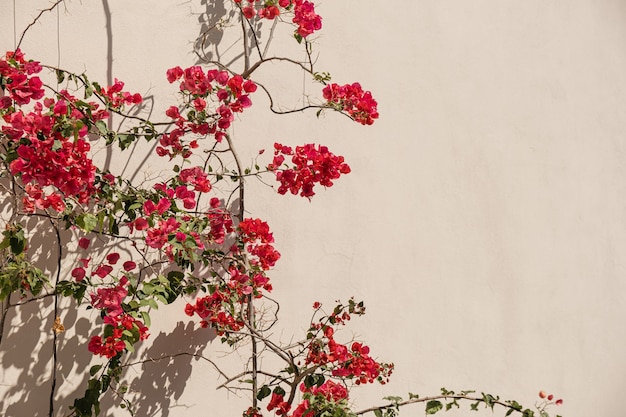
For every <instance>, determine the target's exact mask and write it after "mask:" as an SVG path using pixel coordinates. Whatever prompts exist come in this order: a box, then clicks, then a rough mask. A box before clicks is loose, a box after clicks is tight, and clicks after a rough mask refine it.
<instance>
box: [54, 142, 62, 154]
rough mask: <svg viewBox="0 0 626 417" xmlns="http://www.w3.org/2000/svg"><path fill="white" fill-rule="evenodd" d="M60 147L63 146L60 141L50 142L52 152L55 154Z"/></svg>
mask: <svg viewBox="0 0 626 417" xmlns="http://www.w3.org/2000/svg"><path fill="white" fill-rule="evenodd" d="M62 147H63V144H62V143H61V141H60V140H58V139H56V140H55V141H54V142H52V152H56V151H58V150H59V149H61V148H62Z"/></svg>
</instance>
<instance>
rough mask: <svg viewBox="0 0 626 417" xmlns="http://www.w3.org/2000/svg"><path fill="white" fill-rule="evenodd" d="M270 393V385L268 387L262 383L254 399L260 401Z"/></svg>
mask: <svg viewBox="0 0 626 417" xmlns="http://www.w3.org/2000/svg"><path fill="white" fill-rule="evenodd" d="M271 393H272V391H271V390H270V387H268V386H267V385H263V386H262V387H261V389H260V390H259V392H257V394H256V399H257V400H259V401H261V400H262V399H263V398H265V397H267V396H268V395H270V394H271Z"/></svg>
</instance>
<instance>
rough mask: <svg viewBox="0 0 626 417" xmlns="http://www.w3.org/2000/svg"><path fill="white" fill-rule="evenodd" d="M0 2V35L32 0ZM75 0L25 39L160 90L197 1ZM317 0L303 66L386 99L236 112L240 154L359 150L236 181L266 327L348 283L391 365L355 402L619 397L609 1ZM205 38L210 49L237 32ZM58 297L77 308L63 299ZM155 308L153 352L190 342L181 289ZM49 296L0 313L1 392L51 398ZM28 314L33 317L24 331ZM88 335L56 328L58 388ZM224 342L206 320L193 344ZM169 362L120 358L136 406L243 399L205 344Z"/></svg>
mask: <svg viewBox="0 0 626 417" xmlns="http://www.w3.org/2000/svg"><path fill="white" fill-rule="evenodd" d="M0 3H1V4H0V5H1V6H2V9H1V12H0V50H2V51H4V50H8V49H12V48H13V47H14V45H15V42H16V39H18V38H19V36H20V33H21V31H22V30H23V28H25V26H26V25H27V24H28V23H29V22H30V21H31V20H32V18H33V17H34V16H35V15H36V13H37V11H38V10H39V9H41V8H43V7H46V6H47V5H48V4H49V2H46V1H29V2H24V1H10V0H2V1H1V2H0ZM82 3H83V4H81V2H79V1H76V0H68V1H67V2H66V9H61V10H60V13H58V14H57V12H52V13H48V14H47V15H45V17H44V18H43V19H42V20H41V21H40V22H39V23H37V24H36V25H35V26H34V27H33V28H32V31H31V32H29V33H28V34H27V36H26V38H25V40H24V42H23V44H22V49H23V50H24V51H25V52H26V53H27V54H28V56H30V57H32V58H36V59H39V60H41V61H43V62H46V63H49V64H51V65H60V66H61V67H63V68H67V69H70V70H73V71H76V72H81V71H82V70H83V69H85V70H87V71H88V73H90V74H92V75H91V78H92V79H99V80H102V82H103V83H104V82H105V81H106V80H107V79H109V80H111V79H112V78H113V77H118V78H120V79H122V80H124V81H125V82H126V85H127V87H128V88H129V89H130V90H132V91H139V92H142V93H143V94H147V95H153V96H154V97H155V100H156V102H157V103H159V104H157V105H156V108H155V112H158V111H162V110H163V108H165V107H167V106H168V105H169V103H166V101H167V100H171V99H172V98H173V94H172V90H171V89H170V87H169V86H168V85H167V83H166V80H165V78H164V73H165V70H166V69H167V68H170V67H172V66H174V65H181V66H184V65H190V64H192V63H193V62H194V59H195V57H194V55H193V53H192V50H193V40H194V39H195V38H196V37H197V35H198V33H199V31H200V26H199V23H198V17H199V16H201V13H203V12H206V11H207V7H208V6H205V5H203V4H201V2H200V0H190V1H184V2H183V1H181V2H171V1H155V0H152V1H148V0H134V1H132V2H122V1H116V0H108V1H107V0H102V1H101V2H95V1H94V2H86V1H85V2H82ZM209 6H211V5H209ZM208 9H209V10H212V9H211V7H208ZM218 11H219V10H218ZM318 11H319V13H320V14H321V15H322V16H324V29H323V30H322V32H321V33H322V34H321V36H320V38H319V40H318V45H319V47H318V48H317V49H318V51H319V52H320V56H319V60H318V68H319V69H320V70H328V71H330V72H331V73H332V74H333V79H334V80H335V81H336V82H338V83H341V84H343V83H347V82H352V81H355V80H358V81H360V82H361V83H362V85H363V86H364V87H365V88H367V89H369V90H371V91H372V92H373V94H374V96H375V97H376V98H377V100H378V102H379V111H380V113H381V118H380V120H379V121H378V122H377V123H376V124H375V125H374V126H372V127H368V128H364V127H361V126H358V125H356V124H353V123H350V122H349V121H347V120H346V119H345V118H342V117H339V116H337V115H334V114H327V115H326V116H325V117H323V118H322V120H319V121H318V120H316V119H315V115H314V114H313V113H310V114H304V115H301V114H298V115H295V116H293V117H281V118H275V117H272V116H270V115H269V114H268V112H267V111H265V110H263V108H262V107H263V106H262V105H263V104H266V102H264V100H263V99H257V101H255V106H254V107H253V109H252V110H253V111H251V112H250V114H246V115H245V116H244V117H243V118H242V123H240V124H237V125H236V126H235V136H236V137H237V138H242V139H241V140H242V145H241V146H242V149H243V152H248V153H249V155H253V153H254V152H255V151H256V150H258V149H260V148H261V147H267V146H268V144H270V143H272V142H273V141H274V140H281V141H284V142H285V143H292V144H298V143H304V142H323V143H326V144H328V145H329V147H331V149H333V150H334V151H335V152H336V153H338V154H342V155H345V156H346V159H347V160H348V162H349V163H350V164H351V167H352V169H353V173H352V174H350V175H349V176H347V177H345V178H343V179H341V180H340V181H339V182H338V184H337V185H336V187H333V189H331V190H327V191H325V192H319V193H318V195H317V196H316V197H315V198H314V200H313V202H312V203H309V202H308V201H306V200H304V199H300V198H296V197H290V196H287V197H283V198H278V197H277V196H276V195H274V194H273V193H272V191H271V190H269V189H268V188H266V187H262V186H260V187H258V190H255V191H254V192H253V193H251V194H250V195H249V202H248V208H249V210H250V211H251V212H252V213H253V214H254V215H255V216H259V217H263V218H265V219H267V220H268V222H269V223H270V225H271V226H272V228H273V230H274V235H275V237H276V240H277V247H278V249H279V250H280V252H281V253H282V255H283V258H282V260H281V261H280V262H279V264H278V265H277V267H276V269H275V271H274V272H273V273H272V277H273V280H274V283H275V285H274V286H275V293H274V296H275V298H276V299H278V300H279V301H280V302H281V303H282V305H283V308H282V310H281V314H282V316H283V317H284V318H285V319H286V323H284V324H283V325H281V326H284V329H283V327H281V329H280V330H277V334H280V335H281V337H283V338H284V340H286V341H287V340H289V338H290V336H291V334H293V333H294V332H298V331H299V330H301V329H302V328H304V327H305V326H306V323H307V320H308V317H309V314H310V313H309V310H308V306H309V305H310V304H312V302H313V301H315V300H320V301H323V302H327V303H331V302H332V301H333V300H335V299H337V298H344V299H345V298H346V297H349V296H351V295H354V296H355V297H356V298H358V299H364V300H365V301H366V303H367V305H368V306H369V308H368V314H367V315H366V316H365V317H364V318H362V319H360V320H359V321H358V322H354V323H353V324H354V327H353V330H354V332H355V334H357V335H358V336H359V337H362V338H363V339H365V340H367V341H368V342H369V344H370V346H371V347H372V349H373V351H374V352H375V353H376V354H377V355H378V356H379V357H380V358H381V359H384V360H387V361H394V362H395V363H396V368H397V371H396V373H395V375H394V379H393V381H392V382H391V383H390V384H389V385H388V386H386V387H385V389H384V390H380V389H370V390H366V389H364V390H362V392H361V393H359V394H357V395H356V397H357V400H358V402H359V404H361V405H362V406H366V405H371V404H372V403H377V402H378V399H379V398H380V397H382V396H384V395H392V394H404V395H406V392H408V391H411V392H418V393H424V394H426V393H434V392H437V391H438V389H439V388H440V387H441V386H446V387H448V388H451V389H472V388H475V389H478V390H484V391H488V392H492V391H494V392H496V393H500V394H502V396H503V397H506V398H510V397H514V398H516V399H518V400H520V401H521V402H522V403H528V404H532V402H533V401H534V400H535V398H536V392H537V391H538V390H539V389H545V390H548V391H552V392H555V393H557V394H558V395H559V396H562V397H564V398H565V405H564V406H563V407H562V408H561V409H560V410H558V411H559V413H560V414H562V415H563V416H565V417H586V416H594V415H595V416H607V417H608V416H615V417H619V416H622V415H623V414H624V413H623V411H620V410H622V407H621V398H620V397H621V395H622V393H623V392H624V390H625V389H626V372H625V371H626V360H625V359H624V358H625V357H626V356H625V355H624V351H623V350H624V348H623V344H624V342H625V341H626V326H624V317H625V316H626V303H624V302H623V301H622V298H623V295H624V294H625V293H626V136H625V134H624V132H625V131H626V113H625V112H624V109H625V108H626V3H625V2H623V1H621V0H613V1H609V0H601V1H595V2H589V1H583V0H571V1H567V2H564V1H548V2H546V1H538V0H528V1H509V0H507V1H485V0H477V1H472V2H465V1H441V0H438V1H429V0H400V1H398V2H381V1H377V2H373V1H372V2H363V1H356V0H342V1H328V0H327V1H324V2H320V5H319V6H318ZM215 41H220V42H221V43H220V45H222V49H223V51H224V54H226V55H227V54H228V53H229V50H228V46H229V45H230V43H229V42H231V40H229V39H228V38H224V39H221V40H220V39H216V40H215ZM277 42H278V43H277V45H276V48H277V49H276V50H277V51H278V50H279V46H280V44H281V42H282V41H277ZM291 44H292V42H291V41H287V42H286V47H287V48H290V46H291ZM278 68H279V67H278V66H277V67H276V69H277V70H278ZM258 77H259V78H258V80H259V81H262V82H264V83H266V84H268V85H269V86H273V87H274V88H275V91H276V92H277V94H278V95H279V96H280V97H282V98H283V99H284V102H285V103H287V106H289V105H290V103H291V102H297V100H298V99H299V97H301V94H302V88H303V87H302V77H300V76H299V75H298V76H296V77H294V78H293V79H287V80H283V79H280V78H277V77H276V75H275V73H274V72H272V71H264V72H260V73H259V74H258ZM307 88H308V87H307ZM307 92H309V93H311V94H313V93H315V92H314V91H307ZM159 100H161V101H159ZM290 100H292V101H291V102H290ZM257 107H258V108H257ZM155 114H157V113H155ZM259 132H260V133H259ZM105 154H106V152H105V151H103V153H102V154H101V156H102V157H106V155H105ZM113 162H115V161H113ZM118 169H120V170H122V169H128V170H130V169H131V168H123V167H118ZM151 169H152V170H156V167H151V166H150V165H149V164H148V165H147V166H146V167H142V170H143V171H142V172H146V171H148V172H150V170H151ZM129 172H130V171H129ZM65 314H66V315H67V316H68V317H75V316H76V313H73V312H72V311H71V308H70V306H67V311H66V313H65ZM160 314H162V316H161V319H160V320H159V322H160V324H161V327H162V329H163V331H164V332H170V331H173V332H174V333H175V334H176V335H177V338H176V340H174V341H173V340H171V339H168V338H166V337H165V334H158V332H156V331H153V340H152V342H153V343H154V345H152V346H151V347H150V352H148V354H151V355H153V356H159V355H160V354H161V352H167V353H175V352H177V351H182V350H188V348H189V347H190V346H191V347H194V348H195V347H197V348H198V349H201V347H202V346H204V343H206V342H207V336H206V335H203V334H199V333H194V332H193V331H192V330H191V328H190V327H189V326H188V324H187V323H188V319H187V317H186V316H184V314H183V313H182V311H179V313H175V312H173V311H169V312H166V311H161V312H160ZM52 319H53V317H51V316H50V314H47V313H46V312H45V311H43V310H41V311H34V310H33V309H29V308H27V307H25V308H23V309H21V310H19V311H18V313H17V315H14V316H12V318H11V320H12V323H11V325H10V326H9V329H8V335H7V336H6V340H3V345H2V346H0V358H1V362H0V404H1V406H0V413H4V414H3V415H8V416H21V415H44V413H45V411H42V410H47V401H48V399H47V398H48V397H47V396H48V389H49V387H48V385H47V384H48V380H49V364H48V362H47V361H48V358H49V353H48V352H49V350H50V340H48V338H47V335H48V334H49V333H45V334H42V335H39V334H38V333H37V329H38V328H39V327H41V328H42V329H48V328H49V326H50V325H51V320H52ZM155 321H157V320H153V322H155ZM23 323H26V324H25V327H26V328H27V329H30V331H27V332H26V333H19V332H18V331H19V329H20V327H21V326H22V325H23ZM76 323H77V324H76V329H77V330H78V331H81V330H82V331H83V332H85V331H86V332H87V333H88V331H89V330H88V328H85V327H84V326H86V325H87V324H86V322H81V321H80V320H77V321H76ZM80 326H83V327H82V328H81V327H80ZM281 332H284V333H281ZM283 335H284V336H283ZM83 343H84V339H81V338H80V337H71V338H70V336H69V333H68V336H67V340H64V341H62V348H61V355H62V357H64V358H66V359H67V360H68V362H67V363H68V364H67V365H63V366H64V368H63V369H62V372H61V373H62V377H61V378H60V383H61V387H60V391H59V398H62V397H63V396H64V395H72V391H73V390H76V391H77V392H82V389H83V387H82V385H81V383H82V381H80V379H76V378H71V376H72V375H73V374H74V373H75V372H76V371H77V370H78V371H81V370H82V368H81V367H85V366H88V365H87V361H88V360H89V356H86V357H84V358H83V357H81V358H77V359H76V362H77V363H75V364H74V365H71V362H72V360H71V355H72V352H73V351H72V349H76V348H78V349H82V346H80V345H81V344H83ZM85 349H86V346H85ZM33 351H34V352H38V351H39V353H38V355H39V358H40V359H39V360H38V361H35V362H33V361H32V360H31V357H30V355H31V352H33ZM223 351H225V348H224V347H221V346H218V345H217V344H215V343H213V344H209V345H208V347H207V349H206V352H207V353H206V354H207V355H209V356H210V357H212V358H216V359H217V358H220V357H221V356H223V355H224V354H223V353H222V352H223ZM172 363H173V364H174V365H172V366H173V369H175V370H176V371H175V372H173V373H172V372H170V373H167V374H165V368H164V367H163V366H161V365H162V364H151V365H146V366H145V367H143V368H142V367H136V369H133V371H132V373H131V374H130V376H129V378H130V379H131V380H133V381H135V384H136V385H134V387H135V388H137V390H138V391H139V392H140V396H141V398H143V401H144V402H143V404H144V405H142V407H141V409H140V412H139V413H138V415H140V416H143V415H150V416H161V415H162V416H171V417H177V416H197V415H207V409H212V407H215V408H214V409H213V411H211V412H210V413H208V415H215V416H222V415H223V416H227V415H238V414H239V412H240V411H239V410H241V408H242V407H243V406H242V404H245V401H243V400H238V399H237V397H236V396H234V395H232V394H228V393H225V392H221V391H220V392H215V391H214V386H215V385H216V381H219V379H218V376H217V374H216V373H215V371H214V370H213V368H212V367H211V366H210V365H208V364H206V363H204V362H202V361H196V360H189V359H185V358H178V359H176V360H173V361H172ZM28 392H30V393H28ZM225 399H228V400H229V401H227V402H224V400H225ZM26 410H28V412H27V411H26ZM233 413H234V414H233ZM421 413H422V411H421V409H407V410H405V411H404V414H405V415H421ZM462 414H463V413H459V415H462ZM106 415H107V416H112V415H115V416H118V415H120V416H121V415H124V413H123V411H122V410H117V411H115V412H110V413H107V414H106Z"/></svg>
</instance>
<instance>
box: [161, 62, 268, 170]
mask: <svg viewBox="0 0 626 417" xmlns="http://www.w3.org/2000/svg"><path fill="white" fill-rule="evenodd" d="M167 80H168V81H169V82H170V83H174V82H175V81H178V80H180V85H179V89H180V92H181V93H182V95H183V97H184V98H185V105H184V107H183V113H184V114H181V109H179V108H177V107H174V106H171V107H170V108H169V109H168V110H167V111H166V112H165V114H166V115H167V116H168V117H170V118H171V119H173V120H174V123H175V125H176V127H175V128H174V129H173V130H172V131H171V132H169V133H164V134H163V135H162V136H161V138H160V140H159V145H160V146H158V147H157V148H156V152H157V154H158V155H159V156H169V157H170V158H173V157H174V156H176V155H182V156H183V157H184V158H188V157H189V156H191V154H192V153H193V152H192V149H194V148H197V147H198V144H197V141H196V140H195V139H194V140H192V141H190V142H189V143H188V144H187V143H185V142H184V141H183V140H182V139H183V137H184V136H185V134H186V133H188V132H192V133H194V134H197V135H201V136H206V135H213V136H214V137H215V140H217V141H218V142H221V141H222V140H223V139H224V138H225V137H226V131H227V129H228V128H229V127H230V125H231V123H232V122H233V120H234V119H235V116H234V114H235V113H241V112H243V110H244V109H246V108H248V107H250V106H251V105H252V101H251V100H250V97H249V94H250V93H253V92H255V91H256V89H257V86H256V84H255V83H254V82H253V81H251V80H244V79H243V77H242V76H241V75H233V76H230V74H229V73H228V72H226V71H218V70H216V69H211V70H208V71H207V72H206V73H205V72H204V70H203V69H202V68H201V67H200V66H198V65H195V66H192V67H189V68H186V69H184V70H183V69H182V68H181V67H174V68H171V69H169V70H167ZM209 98H210V99H211V100H216V101H217V103H218V105H217V107H215V108H212V107H210V106H209V105H208V104H207V99H209Z"/></svg>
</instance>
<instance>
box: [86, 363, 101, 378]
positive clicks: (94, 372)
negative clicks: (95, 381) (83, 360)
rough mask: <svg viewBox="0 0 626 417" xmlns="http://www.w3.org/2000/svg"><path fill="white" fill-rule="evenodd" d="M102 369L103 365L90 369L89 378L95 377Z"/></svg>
mask: <svg viewBox="0 0 626 417" xmlns="http://www.w3.org/2000/svg"><path fill="white" fill-rule="evenodd" d="M100 368H102V365H94V366H92V367H91V368H89V376H94V375H95V374H96V373H98V371H99V370H100Z"/></svg>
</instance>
